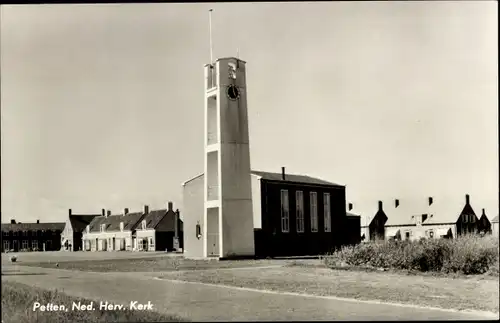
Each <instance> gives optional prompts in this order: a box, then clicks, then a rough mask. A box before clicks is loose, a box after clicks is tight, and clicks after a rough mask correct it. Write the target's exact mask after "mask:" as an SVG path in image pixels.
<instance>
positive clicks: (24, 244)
mask: <svg viewBox="0 0 500 323" xmlns="http://www.w3.org/2000/svg"><path fill="white" fill-rule="evenodd" d="M23 249H28V240H23Z"/></svg>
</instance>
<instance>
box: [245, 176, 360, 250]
mask: <svg viewBox="0 0 500 323" xmlns="http://www.w3.org/2000/svg"><path fill="white" fill-rule="evenodd" d="M261 189H262V192H261V196H262V229H256V230H255V231H254V235H255V253H256V256H258V257H266V256H271V257H272V256H304V255H318V254H325V253H328V252H331V251H333V250H334V249H335V248H337V247H340V246H341V245H343V244H347V243H349V242H350V241H354V240H356V238H354V237H353V236H354V235H355V236H357V237H359V232H360V227H359V222H356V221H354V222H348V221H347V217H346V208H345V206H346V198H345V187H342V186H340V187H339V186H327V185H312V184H301V183H290V182H280V181H276V182H275V181H267V180H261ZM282 189H286V190H288V198H289V203H290V207H289V213H290V232H289V233H282V232H281V190H282ZM298 190H300V191H302V192H303V193H304V225H305V230H304V232H303V233H298V232H297V228H296V212H295V203H296V201H295V192H296V191H298ZM310 192H316V193H317V205H318V207H317V209H318V232H311V217H310V195H309V193H310ZM323 193H330V207H331V221H332V224H331V226H332V232H325V231H324V213H323V212H324V211H323ZM356 226H357V228H355V227H356ZM346 227H349V228H350V229H349V230H347V231H346ZM346 232H349V233H348V234H346ZM351 232H352V236H351Z"/></svg>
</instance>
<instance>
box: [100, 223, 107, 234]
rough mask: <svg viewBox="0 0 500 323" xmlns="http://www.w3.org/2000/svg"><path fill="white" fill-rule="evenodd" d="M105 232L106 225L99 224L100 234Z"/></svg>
mask: <svg viewBox="0 0 500 323" xmlns="http://www.w3.org/2000/svg"><path fill="white" fill-rule="evenodd" d="M105 231H106V224H101V232H105Z"/></svg>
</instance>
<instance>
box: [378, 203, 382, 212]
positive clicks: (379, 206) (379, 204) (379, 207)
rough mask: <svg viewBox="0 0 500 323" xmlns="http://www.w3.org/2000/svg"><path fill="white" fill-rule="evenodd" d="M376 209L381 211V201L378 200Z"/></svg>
mask: <svg viewBox="0 0 500 323" xmlns="http://www.w3.org/2000/svg"><path fill="white" fill-rule="evenodd" d="M378 209H379V211H382V201H378Z"/></svg>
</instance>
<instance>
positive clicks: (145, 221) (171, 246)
mask: <svg viewBox="0 0 500 323" xmlns="http://www.w3.org/2000/svg"><path fill="white" fill-rule="evenodd" d="M183 240H184V239H183V222H182V220H181V219H180V212H179V210H175V211H174V209H173V203H172V202H169V203H168V207H167V208H165V209H159V210H149V206H147V205H145V206H144V208H143V210H142V211H139V212H129V209H128V208H125V209H124V210H123V212H122V213H120V214H112V213H111V211H109V210H107V211H106V210H105V209H102V211H101V213H100V214H74V213H73V212H72V210H71V209H69V211H68V218H67V220H66V222H60V223H40V221H37V222H36V223H16V221H15V220H11V223H7V224H3V223H2V252H6V251H15V252H17V251H58V250H62V251H89V252H90V251H120V250H123V251H125V250H128V251H180V250H182V248H183Z"/></svg>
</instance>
